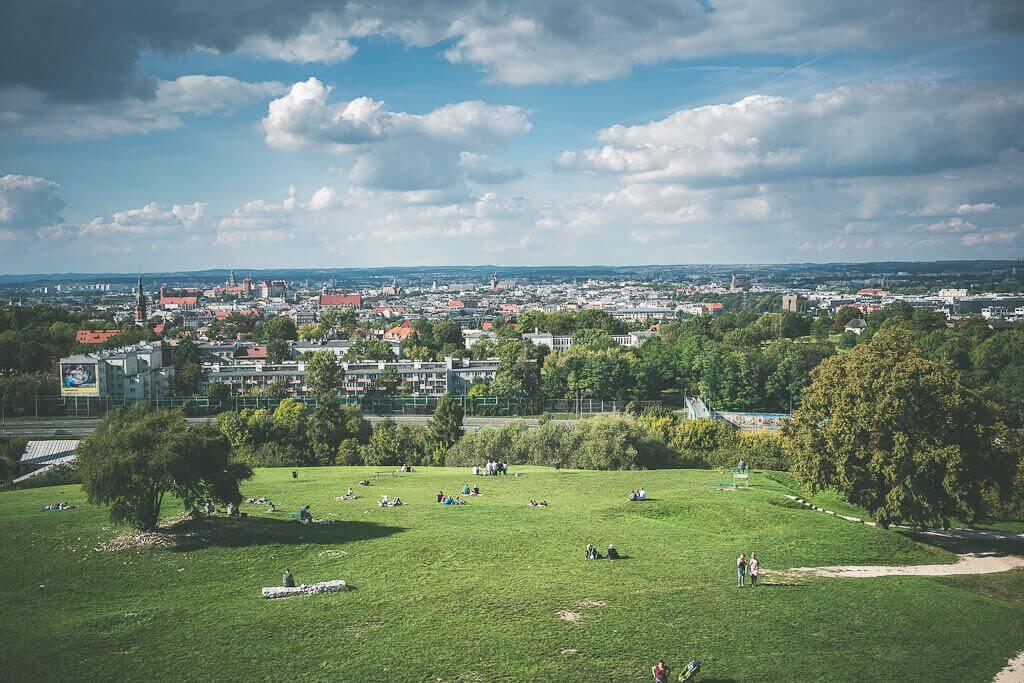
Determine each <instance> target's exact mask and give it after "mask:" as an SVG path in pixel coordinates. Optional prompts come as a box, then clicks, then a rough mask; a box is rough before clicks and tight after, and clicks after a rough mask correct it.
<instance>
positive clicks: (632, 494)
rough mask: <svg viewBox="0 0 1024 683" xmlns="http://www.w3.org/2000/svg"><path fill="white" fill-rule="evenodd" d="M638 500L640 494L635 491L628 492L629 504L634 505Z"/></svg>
mask: <svg viewBox="0 0 1024 683" xmlns="http://www.w3.org/2000/svg"><path fill="white" fill-rule="evenodd" d="M638 500H640V494H639V493H637V492H636V491H630V492H629V502H631V503H635V502H636V501H638Z"/></svg>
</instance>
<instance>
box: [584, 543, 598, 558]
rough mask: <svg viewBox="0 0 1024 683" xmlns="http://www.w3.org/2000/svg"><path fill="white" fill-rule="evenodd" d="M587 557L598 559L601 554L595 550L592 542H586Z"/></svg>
mask: <svg viewBox="0 0 1024 683" xmlns="http://www.w3.org/2000/svg"><path fill="white" fill-rule="evenodd" d="M587 559H588V560H600V559H601V555H600V554H599V553H598V552H597V548H595V547H594V544H593V543H588V544H587Z"/></svg>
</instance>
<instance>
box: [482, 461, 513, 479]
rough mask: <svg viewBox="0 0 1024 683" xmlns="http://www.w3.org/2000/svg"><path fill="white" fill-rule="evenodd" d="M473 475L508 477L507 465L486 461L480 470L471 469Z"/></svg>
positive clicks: (505, 463)
mask: <svg viewBox="0 0 1024 683" xmlns="http://www.w3.org/2000/svg"><path fill="white" fill-rule="evenodd" d="M473 474H483V475H484V476H485V477H493V476H496V475H499V474H504V475H506V476H508V463H507V462H499V461H497V460H488V461H487V463H486V464H485V465H484V467H483V469H482V470H481V469H480V467H478V466H474V467H473Z"/></svg>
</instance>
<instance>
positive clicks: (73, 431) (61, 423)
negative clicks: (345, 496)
mask: <svg viewBox="0 0 1024 683" xmlns="http://www.w3.org/2000/svg"><path fill="white" fill-rule="evenodd" d="M364 417H366V419H367V420H369V421H370V422H372V423H376V422H380V421H382V420H386V419H388V418H387V417H384V416H381V415H365V416H364ZM390 418H391V419H392V420H394V421H395V422H402V423H405V424H413V425H424V426H425V425H426V424H427V422H429V421H430V415H392V416H390ZM212 420H213V418H212V417H190V418H188V421H189V422H191V423H193V424H195V423H200V422H210V421H212ZM515 421H522V422H525V423H526V424H528V425H530V426H531V427H533V426H536V425H537V423H538V419H537V418H535V417H522V418H519V417H467V418H466V419H465V420H464V421H463V427H464V428H465V429H467V430H471V431H475V430H478V429H481V428H483V427H500V426H502V425H506V424H508V423H510V422H515ZM553 422H557V423H560V424H572V422H574V421H573V420H553ZM98 423H99V418H96V417H41V418H38V419H36V418H7V420H6V422H5V423H4V424H2V425H0V437H3V436H21V437H33V438H40V439H41V438H45V437H55V436H85V435H86V434H92V433H93V431H95V430H96V425H97V424H98Z"/></svg>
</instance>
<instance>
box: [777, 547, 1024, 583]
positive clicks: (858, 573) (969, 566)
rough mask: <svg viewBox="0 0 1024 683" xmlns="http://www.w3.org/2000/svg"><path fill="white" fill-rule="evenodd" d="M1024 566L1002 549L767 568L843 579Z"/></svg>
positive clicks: (981, 571)
mask: <svg viewBox="0 0 1024 683" xmlns="http://www.w3.org/2000/svg"><path fill="white" fill-rule="evenodd" d="M1019 567H1024V557H1018V556H1016V555H1005V554H1003V553H964V554H962V555H957V560H956V562H954V563H952V564H909V565H895V566H887V565H878V566H870V565H835V566H831V567H794V568H793V569H786V570H780V571H773V572H766V573H770V574H773V575H776V576H783V577H792V576H824V577H829V578H840V579H867V578H874V577H877V576H956V575H962V574H998V573H1000V572H1008V571H1010V570H1011V569H1017V568H1019Z"/></svg>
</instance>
